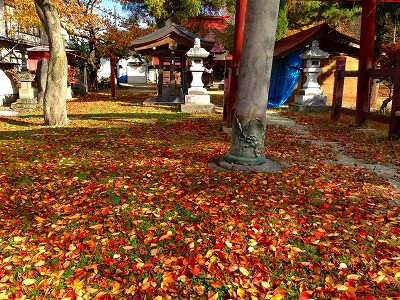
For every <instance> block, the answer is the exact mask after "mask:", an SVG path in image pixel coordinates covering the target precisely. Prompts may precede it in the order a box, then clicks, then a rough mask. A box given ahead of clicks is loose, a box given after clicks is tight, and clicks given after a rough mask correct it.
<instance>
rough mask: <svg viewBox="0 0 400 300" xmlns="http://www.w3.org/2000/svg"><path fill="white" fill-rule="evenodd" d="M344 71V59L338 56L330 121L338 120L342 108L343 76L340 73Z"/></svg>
mask: <svg viewBox="0 0 400 300" xmlns="http://www.w3.org/2000/svg"><path fill="white" fill-rule="evenodd" d="M345 70H346V57H345V56H339V57H338V58H337V60H336V70H335V84H334V86H333V97H332V107H331V121H338V120H339V119H340V108H341V107H342V100H343V88H344V76H343V74H342V72H344V71H345Z"/></svg>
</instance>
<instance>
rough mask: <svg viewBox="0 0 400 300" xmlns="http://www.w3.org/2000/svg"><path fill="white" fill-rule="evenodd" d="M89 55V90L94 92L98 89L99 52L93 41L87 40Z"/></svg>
mask: <svg viewBox="0 0 400 300" xmlns="http://www.w3.org/2000/svg"><path fill="white" fill-rule="evenodd" d="M89 51H90V53H89V57H88V64H89V70H90V83H89V90H90V91H91V92H96V91H97V90H98V84H97V82H98V76H97V74H98V71H99V69H100V54H99V51H98V50H97V48H96V44H95V42H92V41H91V42H89Z"/></svg>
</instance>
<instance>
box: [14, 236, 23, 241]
mask: <svg viewBox="0 0 400 300" xmlns="http://www.w3.org/2000/svg"><path fill="white" fill-rule="evenodd" d="M22 240H23V239H22V237H20V236H14V242H16V243H19V242H22Z"/></svg>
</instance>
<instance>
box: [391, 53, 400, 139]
mask: <svg viewBox="0 0 400 300" xmlns="http://www.w3.org/2000/svg"><path fill="white" fill-rule="evenodd" d="M393 82H394V87H393V99H392V111H391V114H390V124H389V138H395V139H398V138H399V137H400V52H398V53H397V55H396V67H395V73H394V77H393Z"/></svg>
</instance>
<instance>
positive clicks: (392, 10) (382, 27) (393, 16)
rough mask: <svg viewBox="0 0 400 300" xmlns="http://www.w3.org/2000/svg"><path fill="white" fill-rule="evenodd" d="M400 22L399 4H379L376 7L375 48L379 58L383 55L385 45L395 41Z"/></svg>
mask: <svg viewBox="0 0 400 300" xmlns="http://www.w3.org/2000/svg"><path fill="white" fill-rule="evenodd" d="M399 20H400V6H399V5H398V3H378V5H377V7H376V28H375V47H376V53H377V56H380V54H381V47H382V44H384V43H389V42H391V41H392V40H393V31H394V26H395V24H398V23H399Z"/></svg>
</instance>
